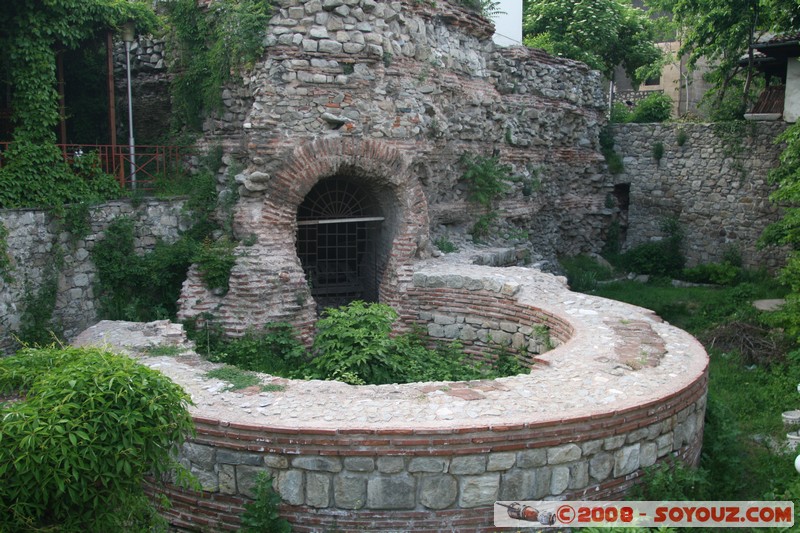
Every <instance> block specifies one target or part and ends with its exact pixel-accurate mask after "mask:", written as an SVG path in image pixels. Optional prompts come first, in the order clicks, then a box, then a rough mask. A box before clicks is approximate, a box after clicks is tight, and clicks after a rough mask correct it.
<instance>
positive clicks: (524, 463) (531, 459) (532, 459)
mask: <svg viewBox="0 0 800 533" xmlns="http://www.w3.org/2000/svg"><path fill="white" fill-rule="evenodd" d="M546 464H547V450H543V449H537V450H523V451H521V452H517V466H518V467H519V468H534V467H537V466H544V465H546Z"/></svg>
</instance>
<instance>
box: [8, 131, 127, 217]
mask: <svg viewBox="0 0 800 533" xmlns="http://www.w3.org/2000/svg"><path fill="white" fill-rule="evenodd" d="M86 157H87V159H86V161H87V162H86V163H84V162H78V164H77V166H75V164H74V163H73V165H72V166H70V165H69V164H68V163H66V162H65V161H64V158H63V155H62V154H61V152H60V151H59V150H58V148H57V147H56V146H55V145H54V144H34V143H31V142H27V141H19V140H18V141H15V142H14V143H12V144H11V145H10V146H9V148H8V150H6V151H5V152H3V158H4V164H3V167H2V168H0V208H6V209H10V208H17V207H56V208H61V206H63V205H64V204H68V203H76V202H90V203H91V202H98V201H102V200H107V199H109V198H114V197H118V196H120V194H121V192H122V191H121V189H120V188H119V186H118V185H117V182H116V181H115V180H114V178H113V177H112V176H109V175H108V174H105V173H103V172H102V171H99V170H97V168H99V167H94V166H91V165H92V160H94V159H95V158H96V155H94V156H92V155H87V156H86Z"/></svg>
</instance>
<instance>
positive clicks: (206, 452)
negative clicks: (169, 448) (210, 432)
mask: <svg viewBox="0 0 800 533" xmlns="http://www.w3.org/2000/svg"><path fill="white" fill-rule="evenodd" d="M181 455H182V456H183V457H185V458H186V459H188V460H189V461H191V462H192V463H193V464H195V465H197V466H198V467H200V468H201V469H205V470H211V469H213V468H214V464H215V463H216V461H215V460H214V457H216V448H214V447H213V446H206V445H204V444H197V443H194V442H184V443H183V447H182V448H181Z"/></svg>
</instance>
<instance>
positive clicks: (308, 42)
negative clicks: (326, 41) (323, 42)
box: [298, 39, 318, 78]
mask: <svg viewBox="0 0 800 533" xmlns="http://www.w3.org/2000/svg"><path fill="white" fill-rule="evenodd" d="M302 44H303V51H304V52H316V51H317V47H318V42H317V41H315V40H314V39H303V43H302ZM299 74H300V73H298V78H299V77H300V76H299Z"/></svg>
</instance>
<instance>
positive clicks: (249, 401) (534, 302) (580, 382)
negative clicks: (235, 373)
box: [76, 259, 708, 449]
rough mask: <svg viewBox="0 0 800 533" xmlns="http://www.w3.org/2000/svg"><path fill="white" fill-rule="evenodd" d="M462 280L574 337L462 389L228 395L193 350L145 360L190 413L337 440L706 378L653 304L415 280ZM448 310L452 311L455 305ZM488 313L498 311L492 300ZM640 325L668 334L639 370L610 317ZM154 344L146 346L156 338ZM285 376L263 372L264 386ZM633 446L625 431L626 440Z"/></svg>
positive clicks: (288, 388) (493, 277) (332, 386)
mask: <svg viewBox="0 0 800 533" xmlns="http://www.w3.org/2000/svg"><path fill="white" fill-rule="evenodd" d="M455 276H460V277H462V278H463V279H464V280H465V281H472V280H482V284H483V285H484V286H487V285H489V286H490V287H491V289H490V290H489V292H491V294H495V295H496V296H497V297H499V298H506V299H511V300H513V301H514V302H517V303H518V304H522V305H525V306H529V308H530V309H531V313H539V314H540V315H541V321H542V322H545V321H546V320H548V317H555V318H557V319H560V320H562V321H564V322H566V323H568V325H569V326H570V327H571V328H572V329H571V336H569V335H570V333H569V331H568V330H564V331H562V332H560V333H559V332H558V331H555V330H551V334H553V335H554V336H555V337H556V338H557V340H558V341H560V342H561V345H560V346H558V347H557V348H555V349H553V350H551V351H549V352H546V353H543V354H540V355H538V356H537V361H540V362H541V363H543V364H537V365H535V366H534V368H533V371H532V372H531V373H530V374H523V375H518V376H513V377H507V378H501V379H498V380H495V381H493V382H468V383H464V384H457V385H459V386H458V387H451V386H452V385H453V384H452V383H445V382H441V383H410V384H404V385H397V384H392V385H367V386H358V387H356V386H352V385H347V384H345V383H340V382H335V381H315V380H312V381H299V380H297V381H288V380H283V379H280V380H279V382H280V383H282V384H284V385H285V390H283V391H281V392H278V393H274V392H271V393H264V392H262V393H255V394H253V393H250V392H234V391H231V392H221V389H222V388H224V384H223V383H222V382H215V381H214V380H208V381H206V380H202V379H197V377H199V376H201V375H202V374H203V373H205V372H206V371H207V370H208V369H210V368H213V367H215V366H217V365H215V364H213V363H209V362H207V361H204V360H201V359H199V358H198V357H197V356H196V355H191V352H189V353H188V354H187V355H183V356H179V357H142V359H141V360H142V362H143V363H145V364H147V365H149V366H152V367H154V368H157V369H159V370H160V371H162V372H164V373H165V374H166V375H168V376H170V377H171V378H172V379H173V380H175V381H176V382H177V383H179V384H181V385H182V386H184V387H185V388H186V390H187V391H188V392H189V393H190V394H191V395H192V398H193V400H194V402H195V404H196V405H195V406H193V407H192V408H191V410H192V413H193V415H195V416H198V417H202V419H203V420H208V421H209V422H210V423H211V422H212V421H214V422H213V424H215V425H217V424H219V425H225V424H241V425H242V426H241V427H246V428H252V430H258V429H259V428H273V429H278V428H285V430H286V431H289V432H291V433H295V432H312V433H314V432H318V431H323V430H324V431H326V432H331V431H332V434H333V435H335V436H336V437H337V438H338V439H342V438H344V437H345V435H346V433H347V432H345V433H343V430H342V427H343V425H345V426H346V427H348V428H351V431H354V432H357V433H360V434H362V435H366V434H375V435H389V436H391V438H399V437H400V435H402V433H403V431H406V430H408V428H413V434H414V435H423V434H428V435H434V434H435V433H436V431H437V430H439V431H443V432H444V433H451V432H453V431H456V430H458V431H471V430H474V429H477V428H482V429H494V430H502V428H504V427H520V428H521V427H536V426H537V425H540V424H544V425H547V424H551V423H553V422H567V421H571V420H591V419H594V418H598V419H602V418H603V417H606V416H610V414H611V413H615V412H616V413H622V412H625V411H626V410H640V409H641V408H642V406H649V407H651V408H652V409H653V410H658V409H659V404H660V403H661V402H663V401H664V399H665V398H669V397H672V396H677V395H680V394H681V392H682V391H685V390H687V389H690V388H691V387H692V385H693V384H696V383H697V382H698V381H701V380H702V379H703V377H704V375H705V373H706V367H707V364H708V357H707V355H706V353H705V350H704V348H703V347H702V345H701V344H700V343H699V342H698V341H697V340H696V339H694V338H693V337H692V336H690V335H689V334H688V333H686V332H684V331H682V330H679V329H677V328H675V327H673V326H671V325H669V324H667V323H665V322H663V321H662V320H661V319H660V318H659V317H657V316H656V315H655V314H654V313H652V312H651V311H648V310H646V309H642V308H639V307H635V306H631V305H628V304H624V303H621V302H615V301H611V300H606V299H603V298H598V297H595V296H590V295H586V294H578V293H573V292H570V291H569V290H568V289H567V287H566V286H565V285H564V284H563V281H562V280H561V279H559V278H556V277H554V276H552V275H549V274H544V273H542V272H539V271H536V270H533V269H528V268H522V267H511V268H503V269H493V268H491V267H482V266H475V265H464V264H450V263H448V262H447V261H443V260H436V259H432V260H428V261H424V262H420V263H417V264H416V265H414V276H413V280H414V283H413V286H417V285H418V284H419V283H421V280H427V282H426V286H428V287H430V286H431V285H435V286H436V287H444V283H442V284H441V285H440V284H439V282H438V281H432V280H442V281H443V280H444V279H447V278H453V277H455ZM486 281H491V282H492V283H486ZM507 285H515V286H517V287H518V290H517V291H515V293H514V294H513V295H507V294H500V292H499V291H497V289H496V287H503V286H507ZM428 290H431V289H428ZM432 290H444V289H432ZM454 290H468V289H454ZM442 305H443V307H446V305H447V303H446V302H443V303H442ZM440 311H441V309H440ZM484 311H485V314H486V315H491V314H492V309H491V307H490V306H486V307H485V308H484ZM634 320H635V321H637V322H639V323H641V324H646V325H647V326H648V331H649V332H651V334H652V335H656V336H658V338H660V339H661V340H662V341H663V346H664V350H665V353H664V354H663V356H662V357H661V358H660V359H659V361H658V363H657V365H656V366H646V367H642V368H638V369H633V368H632V367H630V366H627V365H625V364H624V363H623V362H622V361H620V359H619V356H618V354H617V348H618V347H620V346H627V347H628V348H629V343H630V342H631V339H630V338H625V337H623V336H622V335H621V334H620V333H619V331H618V330H616V329H615V328H613V327H611V326H609V323H613V322H615V321H616V322H619V323H624V322H627V321H634ZM126 327H127V328H131V327H132V326H126V325H125V324H119V323H116V324H115V323H112V322H106V321H104V322H101V323H99V324H97V325H96V326H93V327H92V328H89V329H88V330H86V331H85V332H84V333H82V334H81V335H80V336H79V338H78V339H77V340H76V343H77V344H92V343H95V344H96V343H111V344H112V345H116V346H122V345H124V342H125V341H124V340H123V339H122V338H120V336H119V334H118V333H117V334H115V333H114V331H115V330H120V329H121V328H126ZM559 335H563V338H560V339H559V338H558V336H559ZM123 337H124V335H123ZM152 339H153V338H152V337H150V338H148V339H147V342H148V343H150V342H154V341H153V340H152ZM120 343H123V344H120ZM129 351H130V350H129ZM276 379H277V378H273V377H271V376H267V375H264V376H263V381H264V382H265V383H268V382H270V381H275V380H276ZM459 388H467V389H472V390H478V391H480V395H475V396H471V397H470V399H469V401H468V402H467V401H466V400H465V399H463V398H461V397H459V395H458V394H448V393H449V392H450V391H451V390H457V389H459ZM467 404H468V406H469V407H468V408H467V407H466V406H467ZM634 429H636V428H634ZM408 431H411V430H408ZM624 443H625V440H624V437H623V438H622V441H621V442H620V443H619V446H621V445H623V444H624ZM609 444H610V443H609V442H608V441H606V443H605V448H606V449H614V448H617V447H618V446H613V445H612V446H609Z"/></svg>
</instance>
